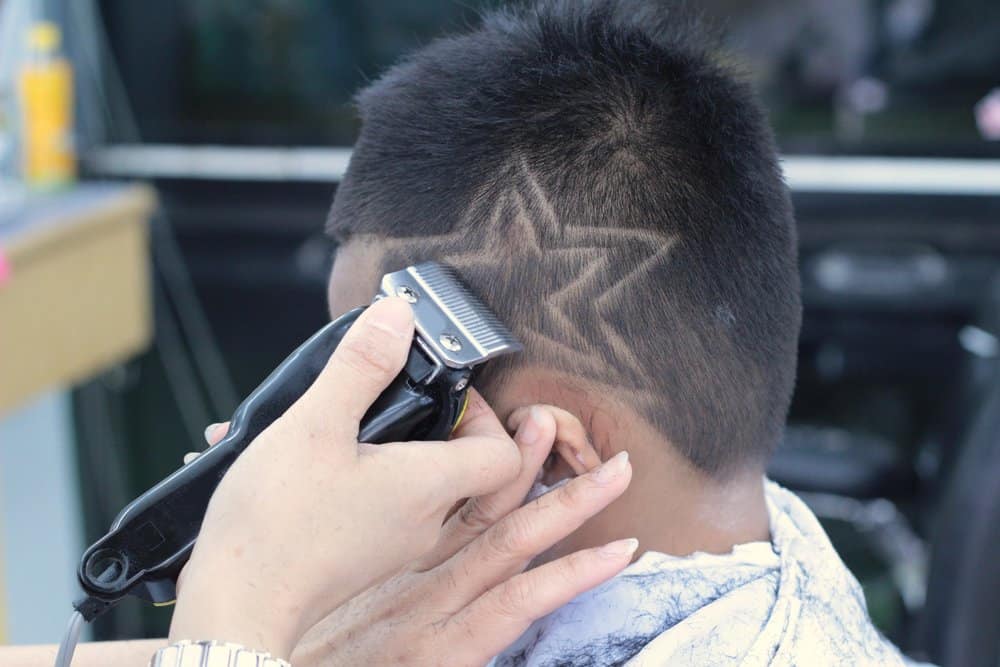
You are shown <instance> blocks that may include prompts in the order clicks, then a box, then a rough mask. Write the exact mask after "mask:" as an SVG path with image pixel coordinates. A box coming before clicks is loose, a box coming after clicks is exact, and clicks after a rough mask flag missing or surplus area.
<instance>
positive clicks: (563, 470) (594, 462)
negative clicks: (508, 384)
mask: <svg viewBox="0 0 1000 667" xmlns="http://www.w3.org/2000/svg"><path fill="white" fill-rule="evenodd" d="M530 407H532V406H529V407H524V408H520V409H518V410H515V411H514V413H513V414H512V415H511V418H510V420H509V421H510V422H520V420H521V419H523V418H524V416H526V415H527V411H528V410H529V409H530ZM533 407H537V408H539V409H541V410H545V411H546V412H548V413H549V414H551V415H552V417H553V419H555V422H556V438H555V442H554V443H553V445H552V453H551V454H550V455H549V458H548V460H547V461H546V462H545V468H544V470H543V474H542V483H543V484H545V485H547V486H552V485H553V484H556V483H558V482H561V481H562V480H564V479H566V478H569V477H576V476H577V475H582V474H583V473H585V472H587V471H588V470H592V469H594V468H596V467H597V466H599V465H601V457H600V455H599V454H598V453H597V450H596V449H595V448H594V445H593V443H592V442H591V439H590V435H589V434H588V433H587V429H586V428H584V426H583V424H582V423H581V422H580V420H579V419H577V418H576V416H575V415H573V414H572V413H570V412H567V411H566V410H563V409H562V408H557V407H556V406H554V405H536V406H533Z"/></svg>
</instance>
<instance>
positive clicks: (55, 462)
mask: <svg viewBox="0 0 1000 667" xmlns="http://www.w3.org/2000/svg"><path fill="white" fill-rule="evenodd" d="M650 1H651V2H654V1H656V0H650ZM496 4H497V3H496V2H489V3H486V2H479V1H477V0H420V2H411V1H407V0H377V1H373V0H367V1H361V0H352V1H346V0H175V1H174V2H157V3H148V2H143V3H139V2H131V1H129V0H62V1H59V0H50V1H47V2H43V1H41V0H34V1H32V0H0V484H2V487H0V561H2V569H0V641H8V642H13V643H34V642H45V643H49V642H55V641H57V640H58V638H59V636H60V633H61V631H62V625H63V622H64V620H65V618H66V616H67V615H68V613H69V602H70V600H71V599H72V598H73V597H74V596H75V595H76V589H75V583H74V571H75V567H76V562H77V559H78V558H79V555H80V554H81V553H82V550H83V547H84V545H85V544H89V543H90V542H92V541H93V540H94V539H96V538H97V537H99V536H101V535H103V534H104V532H105V531H106V530H107V528H108V526H109V524H110V522H111V520H112V519H113V518H114V516H115V515H116V514H117V512H118V510H119V509H120V508H121V507H123V506H124V505H125V504H126V503H127V502H128V501H129V500H130V499H131V498H133V497H134V496H136V495H137V494H138V493H140V492H142V491H143V490H145V489H146V488H148V487H149V486H150V485H151V484H152V483H154V482H155V481H157V480H159V479H160V478H161V477H163V476H164V475H165V474H167V473H168V472H170V471H171V470H173V469H174V468H176V467H177V466H178V464H179V463H180V460H181V456H182V455H183V453H184V452H186V451H189V450H191V449H193V448H199V447H200V446H201V443H202V435H201V434H202V430H203V428H204V427H205V425H207V424H208V423H210V422H214V421H220V420H222V419H224V418H226V417H227V416H228V415H229V414H230V413H231V411H232V409H233V408H234V407H235V405H236V404H237V403H238V400H239V397H241V396H244V395H245V394H246V393H248V392H249V391H250V390H251V389H252V388H253V387H255V386H256V384H257V383H258V382H259V381H260V380H261V379H262V378H263V377H264V376H265V375H266V374H267V373H268V372H269V371H270V370H271V369H272V368H273V367H274V366H275V365H276V364H277V363H278V362H279V361H280V360H281V359H283V358H284V356H285V355H286V354H287V353H288V352H289V351H290V350H291V349H292V348H293V347H294V346H295V345H297V344H298V343H299V342H300V341H302V340H303V339H304V338H305V337H307V336H308V335H309V334H311V333H312V332H313V331H314V330H316V329H317V328H318V327H320V326H321V325H322V324H323V323H324V321H325V320H326V318H327V313H326V306H325V280H326V275H327V272H328V270H329V266H330V261H331V257H332V251H333V246H332V243H331V241H330V240H328V239H326V238H325V237H324V236H323V233H322V226H323V221H324V218H325V215H326V211H327V209H328V207H329V205H330V202H331V198H332V196H333V194H334V192H335V190H336V186H337V181H338V179H339V178H340V176H341V175H342V173H343V170H344V168H345V167H346V164H347V161H348V159H349V156H350V146H351V144H352V142H353V140H354V137H355V134H356V132H357V128H358V125H357V120H356V118H355V115H354V113H353V110H352V107H351V104H350V101H351V96H352V94H353V93H354V92H355V91H356V90H357V89H358V87H359V86H361V85H363V84H364V83H365V82H366V81H368V80H370V79H371V78H373V77H376V76H378V74H379V73H380V72H381V71H383V70H384V69H385V68H386V67H387V66H388V65H390V64H391V63H393V62H394V61H395V60H396V59H397V58H398V57H399V56H400V55H402V54H404V53H406V52H408V51H410V50H412V49H413V48H415V47H418V46H420V45H422V44H425V43H426V42H427V41H429V40H430V39H432V38H433V37H434V36H437V35H440V34H442V33H447V32H449V31H455V30H460V29H461V28H462V27H463V26H466V25H469V24H472V23H475V22H476V20H477V18H476V17H477V11H478V10H480V9H482V8H483V7H486V6H495V5H496ZM698 7H699V8H700V11H702V12H703V13H704V15H705V17H706V19H707V20H709V21H710V22H711V23H713V24H715V25H717V26H718V27H719V29H720V31H721V32H722V33H723V34H724V35H725V38H724V45H725V49H726V50H727V51H728V52H729V53H730V54H731V55H732V57H733V59H735V60H738V61H740V62H742V63H744V64H745V69H746V70H747V72H748V74H749V76H750V77H752V79H753V80H754V82H755V83H756V85H757V86H758V88H759V90H760V92H761V94H762V95H763V97H764V99H765V101H766V104H767V106H768V109H769V112H770V116H771V119H772V122H773V124H774V126H775V128H776V131H777V135H778V139H779V144H780V146H781V150H782V152H783V154H784V167H785V171H786V176H787V180H788V183H789V185H790V187H791V189H792V191H793V196H794V200H795V205H796V208H797V217H798V221H799V237H800V244H801V248H800V259H801V271H802V281H803V289H804V300H805V321H804V327H803V332H802V339H801V345H800V368H799V378H798V385H797V390H796V395H795V399H794V405H793V408H792V414H791V420H790V425H789V429H788V434H787V437H786V442H785V443H784V445H783V446H782V448H781V450H780V451H779V453H778V455H777V457H776V458H775V461H774V463H773V464H772V468H771V475H772V476H773V477H774V478H775V479H777V480H778V481H780V482H782V483H783V484H785V485H787V486H789V487H791V488H794V489H796V490H798V491H800V492H802V495H803V497H804V498H805V499H806V500H807V502H808V503H809V504H810V506H811V507H812V508H813V509H814V511H815V512H816V513H817V514H818V515H819V516H820V517H821V519H822V520H823V522H824V525H825V526H826V527H827V529H828V531H829V533H830V535H831V537H832V539H833V541H834V543H835V545H836V547H837V549H838V551H840V553H841V554H842V556H843V558H844V560H845V562H846V563H847V564H848V566H849V567H850V568H851V569H852V571H853V572H854V573H855V574H856V576H857V577H858V578H859V580H860V581H861V583H862V585H863V587H864V590H865V594H866V596H867V599H868V604H869V608H870V611H871V614H872V617H873V618H874V620H875V621H876V623H877V624H878V626H879V627H880V628H881V629H882V631H883V632H884V633H885V634H887V635H888V636H889V637H890V638H891V639H893V640H894V641H895V642H896V643H897V644H899V645H900V646H901V647H902V648H903V649H904V650H906V651H908V652H909V653H910V654H911V655H915V656H924V657H927V658H930V659H933V660H935V661H938V662H941V663H943V664H947V665H997V664H1000V609H998V606H1000V605H998V602H997V600H998V599H1000V357H998V355H1000V339H998V336H1000V3H998V2H997V1H996V0H948V1H947V2H945V1H944V0H838V1H837V2H829V1H827V0H740V1H737V0H704V1H703V2H700V3H698ZM42 20H45V21H50V22H52V25H51V26H49V29H48V30H46V29H45V27H44V26H43V29H41V30H39V29H38V22H39V21H42ZM52 28H54V29H55V32H54V34H53V30H52ZM25 109H34V110H35V117H39V114H40V116H42V117H45V118H46V119H48V120H46V124H44V126H41V125H39V124H38V123H35V125H32V122H31V120H30V118H31V114H28V118H27V119H26V118H25ZM60 109H62V110H63V111H60ZM140 184H144V185H140ZM67 239H68V240H67ZM104 244H110V245H104ZM116 244H117V245H116ZM73 262H76V264H73ZM68 267H69V268H68ZM95 293H96V294H97V296H94V294H95ZM88 299H96V301H93V302H90V301H88ZM95 312H96V313H100V315H99V316H95V315H94V313H95ZM97 320H99V321H100V322H99V323H98V324H97V325H95V324H94V322H95V321H97ZM94 326H97V327H98V330H96V331H95V330H92V329H93V327H94ZM101 326H103V327H104V328H103V329H101ZM29 344H30V345H29ZM19 345H20V347H19ZM25 346H28V347H25ZM39 348H41V349H42V351H40V350H39ZM66 368H71V369H72V372H69V373H65V372H63V370H64V369H66ZM168 616H169V612H167V611H164V610H154V609H149V608H147V607H144V606H141V605H139V604H138V603H136V604H132V603H129V604H123V605H122V606H121V607H120V608H119V609H117V610H116V611H115V612H114V613H112V614H109V615H108V616H107V617H105V618H103V619H100V620H99V621H98V623H97V624H95V625H94V627H93V629H92V632H93V635H92V637H93V638H126V637H140V636H157V635H159V636H162V635H163V633H164V632H165V629H166V623H167V619H168Z"/></svg>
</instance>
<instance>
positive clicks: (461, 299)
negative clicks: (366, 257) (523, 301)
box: [380, 262, 523, 368]
mask: <svg viewBox="0 0 1000 667" xmlns="http://www.w3.org/2000/svg"><path fill="white" fill-rule="evenodd" d="M380 296H400V297H403V298H404V299H406V300H407V301H409V302H410V303H411V304H412V305H413V314H414V319H415V320H416V328H417V334H418V335H419V337H420V338H421V339H422V340H423V341H424V343H425V344H426V345H427V346H428V347H429V348H430V349H431V350H432V351H433V352H434V354H435V355H437V356H438V358H439V359H440V360H441V361H442V362H443V363H444V365H445V366H448V367H449V368H471V367H472V366H477V365H479V364H481V363H483V362H485V361H487V360H489V359H493V358H494V357H498V356H501V355H504V354H509V353H511V352H519V351H520V350H521V349H523V348H522V346H521V344H520V343H519V342H518V340H517V339H516V338H514V334H512V333H511V332H510V330H509V329H508V328H507V327H506V326H504V324H503V323H502V322H501V321H500V320H499V319H498V318H497V316H496V315H495V314H494V313H493V311H492V310H490V309H489V308H488V307H487V306H486V304H484V303H483V302H482V301H481V300H480V299H479V297H477V296H476V295H475V294H473V293H472V291H471V290H470V289H469V288H468V287H466V286H465V284H464V283H462V280H461V278H459V276H458V273H456V272H455V270H454V269H452V268H451V267H448V266H444V265H442V264H438V263H436V262H424V263H422V264H417V265H415V266H409V267H407V268H405V269H403V270H402V271H396V272H394V273H388V274H386V275H385V276H384V277H383V278H382V289H381V292H380Z"/></svg>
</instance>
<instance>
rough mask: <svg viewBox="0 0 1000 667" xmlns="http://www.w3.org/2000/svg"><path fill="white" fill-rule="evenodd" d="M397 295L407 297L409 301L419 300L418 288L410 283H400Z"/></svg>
mask: <svg viewBox="0 0 1000 667" xmlns="http://www.w3.org/2000/svg"><path fill="white" fill-rule="evenodd" d="M396 296H399V297H402V298H404V299H406V301H407V302H408V303H416V302H417V290H415V289H413V288H412V287H410V286H409V285H400V286H399V287H397V288H396Z"/></svg>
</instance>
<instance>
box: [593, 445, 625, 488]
mask: <svg viewBox="0 0 1000 667" xmlns="http://www.w3.org/2000/svg"><path fill="white" fill-rule="evenodd" d="M627 466H628V452H618V453H617V454H615V455H614V456H612V457H611V458H610V459H608V460H607V461H605V462H604V463H602V464H601V467H600V468H598V469H597V471H596V472H595V473H594V481H596V482H597V483H598V484H605V483H607V482H610V481H611V480H613V479H614V478H615V477H618V476H619V475H621V474H622V473H623V472H625V468H626V467H627Z"/></svg>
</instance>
